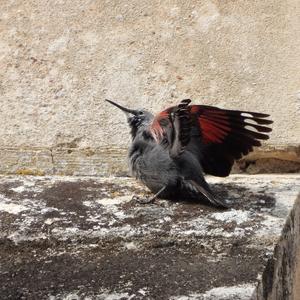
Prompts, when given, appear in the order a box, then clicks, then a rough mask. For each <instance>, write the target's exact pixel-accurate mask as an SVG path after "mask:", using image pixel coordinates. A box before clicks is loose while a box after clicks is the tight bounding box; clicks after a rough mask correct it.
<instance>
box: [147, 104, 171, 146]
mask: <svg viewBox="0 0 300 300" xmlns="http://www.w3.org/2000/svg"><path fill="white" fill-rule="evenodd" d="M169 113H170V110H169V109H166V110H164V111H162V112H160V113H159V114H158V115H157V116H156V117H155V118H154V120H153V122H152V124H151V127H150V132H151V134H152V136H153V138H154V140H155V141H156V142H157V143H159V142H160V141H161V140H162V138H163V136H164V133H165V131H164V127H166V126H167V125H168V124H169V122H170V121H169Z"/></svg>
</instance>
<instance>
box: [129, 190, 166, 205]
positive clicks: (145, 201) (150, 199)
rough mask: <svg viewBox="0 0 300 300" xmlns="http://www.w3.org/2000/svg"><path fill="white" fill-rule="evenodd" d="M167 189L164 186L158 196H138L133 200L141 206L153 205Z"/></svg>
mask: <svg viewBox="0 0 300 300" xmlns="http://www.w3.org/2000/svg"><path fill="white" fill-rule="evenodd" d="M165 189H166V186H163V187H162V188H161V189H160V190H159V191H158V192H157V193H156V194H154V195H153V196H152V197H145V198H140V197H138V196H133V197H132V200H135V201H137V202H138V203H140V204H148V203H153V202H154V200H155V199H156V198H157V197H158V196H159V195H160V194H161V193H162V192H163V191H164V190H165Z"/></svg>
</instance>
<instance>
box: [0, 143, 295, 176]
mask: <svg viewBox="0 0 300 300" xmlns="http://www.w3.org/2000/svg"><path fill="white" fill-rule="evenodd" d="M299 149H300V148H299V147H286V148H282V149H278V148H277V149H273V148H258V149H256V151H255V152H252V153H250V154H249V155H247V156H245V157H243V158H242V159H241V160H239V161H238V162H237V163H236V164H235V165H234V167H233V170H232V173H247V174H257V173H274V172H276V173H279V172H280V173H295V172H299V171H300V150H299ZM0 154H1V155H0V174H5V175H7V174H19V175H68V176H70V175H76V176H109V175H111V174H114V175H117V176H126V175H127V174H128V165H127V148H125V147H123V148H122V147H121V148H119V147H100V148H77V147H76V145H75V144H74V143H73V144H72V143H71V144H68V145H66V144H62V145H61V146H60V147H54V148H13V147H12V148H1V147H0Z"/></svg>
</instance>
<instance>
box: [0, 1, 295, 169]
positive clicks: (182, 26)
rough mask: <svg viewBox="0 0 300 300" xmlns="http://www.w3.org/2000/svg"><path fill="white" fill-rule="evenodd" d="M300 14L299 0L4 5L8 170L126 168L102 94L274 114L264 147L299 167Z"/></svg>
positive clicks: (115, 115)
mask: <svg viewBox="0 0 300 300" xmlns="http://www.w3.org/2000/svg"><path fill="white" fill-rule="evenodd" d="M299 15H300V3H299V1H298V0H286V1H275V0H264V1H262V0H259V1H253V0H251V1H250V0H249V1H244V0H238V1H223V0H222V1H209V0H204V1H195V0H187V1H175V0H170V1H158V0H154V1H145V0H133V1H104V0H102V1H80V0H72V1H71V0H66V1H59V0H57V1H43V0H28V1H14V0H11V1H1V2H0V103H1V105H0V149H1V150H0V151H1V152H0V153H1V158H0V163H1V168H0V169H1V170H0V171H1V172H6V173H7V172H8V173H10V172H23V171H24V172H25V173H26V172H27V171H26V170H27V169H28V170H29V171H28V172H29V173H30V170H35V171H36V172H37V173H39V172H41V173H48V172H52V173H53V172H54V173H60V172H61V173H72V174H76V172H77V173H80V174H98V173H101V170H102V169H103V170H104V169H105V170H106V169H107V170H112V169H111V168H112V165H113V164H114V165H115V166H116V167H115V168H116V169H118V170H119V169H120V170H121V169H124V168H125V163H124V161H123V160H124V159H123V154H124V149H125V148H126V147H127V145H128V143H129V135H128V128H127V125H126V122H125V117H124V115H123V114H122V113H121V112H120V111H117V110H116V109H114V108H112V107H111V106H109V105H108V104H107V103H105V102H104V99H105V98H109V99H112V100H116V101H119V102H120V103H121V104H124V105H127V106H130V107H132V108H135V107H144V108H147V109H149V110H151V111H153V112H156V111H159V110H161V109H163V108H165V107H166V106H168V105H172V104H175V103H178V102H179V101H180V100H181V99H183V98H187V97H188V98H191V99H193V100H194V102H195V103H202V104H207V105H218V106H219V107H224V108H231V109H245V110H254V111H260V112H268V113H270V114H271V116H272V118H273V120H274V121H275V123H274V126H273V133H272V135H271V139H270V140H269V141H267V143H265V145H264V149H266V151H267V150H268V149H269V150H268V151H269V152H268V153H272V151H273V152H274V153H275V152H276V151H285V150H287V152H288V151H290V152H289V155H287V156H286V159H288V160H294V161H297V160H298V161H299V148H297V147H298V146H299V142H300V141H299V140H300V122H299V114H300V55H299V53H300V18H299ZM70 149H71V150H70ZM270 149H271V150H270ZM291 149H294V150H291ZM295 149H296V150H295ZM297 149H298V150H297ZM297 151H298V152H297ZM108 157H109V159H111V161H109V159H108ZM118 164H120V167H117V165H118ZM95 166H96V167H95ZM22 170H23V171H22ZM39 170H40V171H39Z"/></svg>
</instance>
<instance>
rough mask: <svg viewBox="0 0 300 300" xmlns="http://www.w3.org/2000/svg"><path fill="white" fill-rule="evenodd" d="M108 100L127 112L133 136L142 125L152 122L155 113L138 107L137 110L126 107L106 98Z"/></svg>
mask: <svg viewBox="0 0 300 300" xmlns="http://www.w3.org/2000/svg"><path fill="white" fill-rule="evenodd" d="M106 101H107V102H109V103H110V104H112V105H114V106H116V107H118V108H119V109H121V110H122V111H123V112H124V113H125V114H126V116H127V122H128V124H129V126H130V128H131V134H132V137H135V135H136V133H137V131H138V129H139V128H140V127H143V126H145V125H148V124H149V123H150V122H151V120H152V119H153V115H152V114H151V113H150V112H148V111H146V110H144V109H137V110H134V109H129V108H126V107H123V106H121V105H119V104H117V103H116V102H114V101H111V100H108V99H106Z"/></svg>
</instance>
